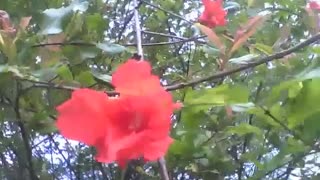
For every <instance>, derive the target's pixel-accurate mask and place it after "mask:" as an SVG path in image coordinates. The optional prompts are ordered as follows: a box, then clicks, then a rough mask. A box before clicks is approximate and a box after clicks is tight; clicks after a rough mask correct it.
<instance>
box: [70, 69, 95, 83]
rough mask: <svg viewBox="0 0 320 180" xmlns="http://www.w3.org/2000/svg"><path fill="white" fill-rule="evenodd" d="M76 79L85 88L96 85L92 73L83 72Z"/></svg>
mask: <svg viewBox="0 0 320 180" xmlns="http://www.w3.org/2000/svg"><path fill="white" fill-rule="evenodd" d="M75 79H76V80H77V81H78V82H79V83H81V85H83V86H91V85H93V84H95V83H96V81H95V80H94V78H93V75H92V73H91V72H90V71H84V72H81V73H80V74H79V75H78V76H77V77H76V78H75Z"/></svg>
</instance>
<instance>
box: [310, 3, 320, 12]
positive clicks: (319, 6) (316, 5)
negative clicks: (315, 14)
mask: <svg viewBox="0 0 320 180" xmlns="http://www.w3.org/2000/svg"><path fill="white" fill-rule="evenodd" d="M308 5H309V7H310V9H314V10H320V4H319V3H318V2H317V1H310V2H309V3H308Z"/></svg>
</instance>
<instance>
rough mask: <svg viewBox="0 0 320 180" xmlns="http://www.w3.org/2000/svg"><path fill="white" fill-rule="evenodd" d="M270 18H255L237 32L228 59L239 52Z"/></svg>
mask: <svg viewBox="0 0 320 180" xmlns="http://www.w3.org/2000/svg"><path fill="white" fill-rule="evenodd" d="M268 17H269V16H255V17H253V18H251V19H250V20H249V21H248V22H247V24H245V25H244V26H243V27H240V28H239V29H238V30H237V33H236V36H235V40H234V43H233V45H232V47H231V49H230V51H229V54H228V57H231V56H232V54H233V53H234V52H235V51H236V50H238V49H239V48H240V47H241V46H242V45H243V44H244V43H245V42H246V41H247V40H248V39H249V37H251V36H252V35H253V34H254V33H256V31H257V30H258V28H259V27H261V26H262V25H263V23H264V22H265V21H266V20H267V18H268Z"/></svg>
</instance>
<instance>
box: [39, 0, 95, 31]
mask: <svg viewBox="0 0 320 180" xmlns="http://www.w3.org/2000/svg"><path fill="white" fill-rule="evenodd" d="M88 5H89V3H88V2H86V1H81V0H75V1H73V2H72V3H71V4H70V5H69V6H67V7H61V8H58V9H54V8H51V9H46V10H45V11H43V14H44V19H43V23H42V29H41V31H40V34H43V35H48V34H59V33H61V32H62V31H63V30H62V20H63V19H64V18H65V17H66V16H67V15H69V14H70V13H72V12H76V11H81V12H84V11H86V10H87V8H88Z"/></svg>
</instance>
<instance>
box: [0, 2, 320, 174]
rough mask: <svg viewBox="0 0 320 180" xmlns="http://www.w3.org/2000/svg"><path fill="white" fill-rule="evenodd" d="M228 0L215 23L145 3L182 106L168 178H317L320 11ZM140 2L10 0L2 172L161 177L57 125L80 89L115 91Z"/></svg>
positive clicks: (148, 36) (195, 8) (0, 34)
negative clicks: (99, 154)
mask: <svg viewBox="0 0 320 180" xmlns="http://www.w3.org/2000/svg"><path fill="white" fill-rule="evenodd" d="M224 7H225V9H228V15H227V19H228V23H227V24H226V26H222V27H216V28H215V29H213V30H212V29H209V28H208V27H206V26H204V25H201V24H198V23H196V21H197V18H198V17H199V15H200V12H201V10H202V9H201V8H203V7H202V3H201V2H200V1H194V0H185V1H182V0H150V1H144V0H141V1H140V3H139V6H138V7H136V8H137V9H138V11H139V16H140V20H141V27H142V30H143V32H142V41H143V51H144V58H145V59H147V60H149V62H150V63H151V64H152V67H153V71H154V73H155V74H157V75H159V76H160V77H161V81H162V83H163V85H164V86H165V87H166V89H167V90H168V91H171V93H172V94H173V95H174V97H175V99H176V100H179V101H181V102H183V104H184V107H183V108H182V110H181V111H179V112H177V113H176V114H174V116H173V118H172V119H173V120H172V121H173V126H172V130H171V136H172V137H173V138H174V140H175V141H174V143H173V144H172V145H171V146H170V149H169V151H168V153H167V155H166V157H165V158H166V164H167V169H168V172H169V175H170V177H171V178H172V179H238V180H241V179H253V180H254V179H294V178H297V177H303V179H317V177H318V176H319V175H318V174H317V171H318V168H317V167H318V165H319V159H318V158H317V156H318V155H319V152H320V149H319V142H320V141H319V139H320V123H319V122H318V121H319V120H318V117H319V115H320V104H319V103H318V102H319V101H320V92H319V88H320V79H319V77H320V75H319V74H320V69H319V65H320V64H319V62H318V60H319V57H318V54H319V52H320V49H319V47H318V43H317V41H318V40H319V39H320V35H319V33H318V32H319V16H318V13H319V11H318V10H312V9H310V8H306V7H307V5H306V1H305V0H294V1H285V0H277V1H276V0H266V1H258V0H238V1H230V0H228V1H225V2H224ZM133 9H134V8H133V4H132V1H115V0H112V1H103V0H91V1H85V0H74V1H71V0H41V1H38V0H29V1H23V0H15V1H10V0H2V1H1V10H2V11H0V29H1V30H0V107H1V109H0V122H1V123H0V124H1V133H0V138H1V140H0V149H1V152H2V153H0V162H1V163H0V167H1V168H0V178H1V179H10V180H11V179H44V180H45V179H120V178H121V177H122V178H126V179H130V178H131V179H159V177H160V174H159V167H158V165H157V164H156V163H147V164H143V163H142V162H141V161H139V160H137V161H132V162H131V163H130V166H128V168H127V170H126V171H125V172H124V173H122V172H121V170H120V169H119V168H118V166H117V165H116V164H101V163H98V162H96V161H95V159H94V155H95V149H93V148H91V147H88V146H85V145H83V144H80V143H77V142H73V141H70V140H66V139H64V138H63V137H61V136H60V135H59V132H58V131H57V129H56V127H55V120H56V109H55V107H57V106H58V105H60V104H61V103H62V102H64V101H66V100H67V99H69V98H70V94H71V92H72V91H73V90H75V89H78V88H80V87H88V88H92V89H96V90H101V91H105V92H106V93H109V94H111V95H112V94H113V95H114V94H115V92H114V91H113V90H114V89H113V86H112V85H111V84H110V80H111V77H110V75H111V74H112V72H114V70H115V68H117V67H118V66H119V64H122V63H123V62H124V61H125V60H126V59H128V58H130V57H132V56H133V54H134V53H136V51H137V48H136V37H135V29H134V28H133V27H134V26H133V25H134V18H133ZM6 13H7V14H6ZM6 15H10V18H8V17H7V16H6ZM301 42H302V44H301ZM75 123H76V122H75Z"/></svg>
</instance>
